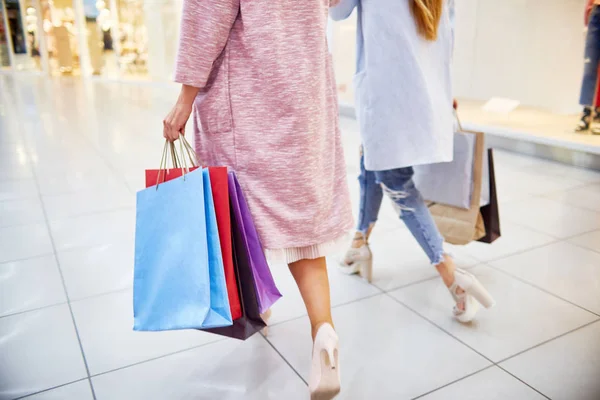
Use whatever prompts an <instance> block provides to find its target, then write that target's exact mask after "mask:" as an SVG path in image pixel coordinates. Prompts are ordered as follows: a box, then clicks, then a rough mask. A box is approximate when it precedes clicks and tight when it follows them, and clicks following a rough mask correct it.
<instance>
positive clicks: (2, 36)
mask: <svg viewBox="0 0 600 400" xmlns="http://www.w3.org/2000/svg"><path fill="white" fill-rule="evenodd" d="M0 5H1V3H0ZM5 17H6V15H5V14H4V7H0V68H2V69H3V70H7V69H10V53H9V52H10V49H9V46H10V43H9V41H8V29H7V24H6V18H5Z"/></svg>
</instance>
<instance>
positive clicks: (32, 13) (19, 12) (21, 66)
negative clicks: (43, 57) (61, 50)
mask: <svg viewBox="0 0 600 400" xmlns="http://www.w3.org/2000/svg"><path fill="white" fill-rule="evenodd" d="M4 11H5V12H6V22H7V28H8V29H7V33H6V34H7V35H9V36H10V38H9V43H10V44H11V46H9V51H11V50H12V55H13V58H12V61H13V67H14V69H16V70H18V71H22V70H40V69H41V63H40V52H39V47H38V43H39V41H38V40H37V32H38V25H37V23H38V19H37V15H36V14H37V12H36V10H35V8H33V7H31V6H30V5H29V2H28V1H23V2H19V0H4Z"/></svg>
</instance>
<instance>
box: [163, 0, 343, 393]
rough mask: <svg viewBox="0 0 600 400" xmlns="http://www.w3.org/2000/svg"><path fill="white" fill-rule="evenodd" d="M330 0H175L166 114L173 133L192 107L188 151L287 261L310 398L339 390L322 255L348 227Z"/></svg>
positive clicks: (173, 135) (168, 132)
mask: <svg viewBox="0 0 600 400" xmlns="http://www.w3.org/2000/svg"><path fill="white" fill-rule="evenodd" d="M328 6H329V1H328V0H309V1H298V2H289V1H268V2H267V1H262V0H222V1H209V0H184V7H183V19H182V24H181V38H180V43H179V53H178V56H177V65H176V73H175V80H176V81H177V82H179V83H181V84H182V87H181V93H180V95H179V98H178V100H177V102H176V104H175V106H174V107H173V109H172V110H171V112H170V113H169V115H168V116H167V117H166V118H165V120H164V136H165V137H166V138H167V139H169V140H177V138H178V137H179V134H180V133H181V134H183V133H184V129H185V124H186V122H187V120H188V118H189V117H190V115H191V114H192V113H193V122H194V135H195V143H196V152H197V154H198V158H199V159H200V160H201V161H202V163H203V164H205V165H227V166H229V167H230V168H231V169H233V170H234V171H235V172H236V174H237V176H238V179H239V181H240V184H241V186H242V188H243V190H244V192H245V194H246V196H247V198H248V203H249V206H250V210H251V212H252V214H253V217H254V220H255V223H256V226H257V229H258V232H259V234H260V238H261V240H262V243H263V245H264V247H265V249H266V252H267V254H268V255H276V256H279V258H280V259H283V260H285V262H287V264H288V265H289V268H290V270H291V273H292V275H293V276H294V278H295V280H296V282H297V284H298V288H299V289H300V292H301V294H302V298H303V299H304V303H305V305H306V308H307V311H308V316H309V318H310V322H311V326H312V335H313V339H314V346H313V362H312V367H311V375H310V379H309V388H310V391H311V394H312V396H313V398H318V399H330V398H333V397H334V396H335V394H337V392H339V390H340V382H339V359H338V344H337V343H338V339H337V335H336V333H335V331H334V329H333V323H332V320H331V309H330V308H331V306H330V299H329V282H328V278H327V271H326V263H325V258H324V257H325V256H326V255H327V253H328V251H330V250H331V249H332V247H333V246H334V244H336V243H337V242H338V241H340V239H341V238H343V237H344V236H345V235H346V233H347V232H348V231H349V229H350V228H351V227H352V213H351V206H350V199H349V193H348V187H347V183H346V171H345V163H344V157H343V153H342V145H341V139H340V131H339V127H338V117H337V94H336V86H335V79H334V76H333V68H332V63H331V56H330V54H329V52H328V48H327V39H326V26H327V15H328Z"/></svg>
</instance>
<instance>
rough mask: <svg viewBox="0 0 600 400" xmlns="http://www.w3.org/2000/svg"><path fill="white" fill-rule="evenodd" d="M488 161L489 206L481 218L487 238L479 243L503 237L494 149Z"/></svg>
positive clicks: (481, 239) (484, 209) (489, 154)
mask: <svg viewBox="0 0 600 400" xmlns="http://www.w3.org/2000/svg"><path fill="white" fill-rule="evenodd" d="M487 155H488V157H487V159H488V181H489V199H490V201H489V204H488V205H486V206H484V207H481V216H482V218H483V224H484V226H485V236H484V237H482V238H480V239H479V241H480V242H483V243H493V242H494V241H495V240H496V239H498V238H499V237H500V236H501V233H500V210H499V208H498V195H497V193H496V174H495V171H494V153H493V150H492V149H488V151H487Z"/></svg>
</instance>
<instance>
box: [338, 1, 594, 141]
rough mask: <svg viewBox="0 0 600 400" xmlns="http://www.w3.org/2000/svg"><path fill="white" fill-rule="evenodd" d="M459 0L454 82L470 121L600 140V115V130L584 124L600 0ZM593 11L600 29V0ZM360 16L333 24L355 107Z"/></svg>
mask: <svg viewBox="0 0 600 400" xmlns="http://www.w3.org/2000/svg"><path fill="white" fill-rule="evenodd" d="M455 3H456V14H455V15H456V17H455V41H454V56H453V65H452V80H453V82H452V83H453V91H454V95H455V96H456V97H457V98H458V99H459V104H460V106H459V113H460V115H461V117H462V119H463V120H464V121H465V122H466V123H467V124H468V123H471V124H472V125H475V126H477V128H478V129H482V130H484V131H488V132H491V131H497V132H505V133H508V134H513V133H515V134H518V135H523V134H525V135H535V136H538V137H539V138H540V140H541V142H544V141H547V140H552V141H560V142H563V143H566V142H572V143H578V144H581V145H584V146H600V115H599V117H598V118H597V119H596V121H595V124H596V125H597V127H596V129H594V122H592V124H591V126H590V128H591V129H587V130H581V131H578V126H579V125H580V119H581V117H582V116H583V115H584V114H583V105H582V104H580V103H581V102H582V100H581V99H580V93H581V92H582V86H583V85H584V83H583V82H584V66H586V65H587V61H586V60H588V59H589V58H590V57H587V56H584V49H585V48H586V40H588V41H589V35H588V32H589V31H587V30H586V27H585V24H584V23H583V22H584V11H585V4H586V3H589V4H593V3H594V2H593V1H589V0H587V1H583V0H581V1H564V0H547V1H546V2H544V12H543V13H540V12H539V7H538V3H539V0H519V1H512V0H511V1H487V0H464V1H456V2H455ZM593 10H595V11H594V12H592V13H591V15H592V17H591V18H590V19H589V21H590V24H591V25H593V24H594V23H596V24H597V27H596V26H594V28H595V29H596V30H600V5H599V6H593ZM355 14H356V12H355ZM594 15H595V16H596V17H597V19H596V20H595V19H594V18H593V17H594ZM355 17H356V15H353V16H352V17H350V18H349V19H347V20H345V21H341V22H335V23H334V24H333V27H332V31H333V34H332V37H333V43H332V50H333V55H334V65H335V71H336V79H337V83H338V94H339V99H340V102H341V103H345V104H347V105H350V106H353V105H354V99H353V97H354V96H353V83H352V77H353V75H354V72H355V46H356V19H355ZM591 25H590V26H591ZM592 31H593V30H592ZM586 37H587V38H588V39H586ZM594 40H595V42H594V43H595V45H593V46H591V47H592V48H594V49H598V48H600V36H599V37H598V38H596V39H594ZM597 53H598V57H597V58H598V59H600V52H597ZM598 59H596V60H594V61H591V62H596V63H597V62H598ZM594 67H595V66H594ZM593 69H594V68H591V70H593ZM598 76H600V74H597V75H596V76H595V78H594V79H591V81H592V83H590V84H588V89H587V92H589V93H596V96H595V100H593V101H592V100H589V99H588V100H586V101H585V102H586V103H590V105H591V103H593V102H595V104H596V105H597V106H600V79H598ZM590 96H591V95H590ZM590 96H588V97H590ZM592 111H594V110H592ZM598 111H599V112H600V108H598ZM599 114H600V113H599Z"/></svg>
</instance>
